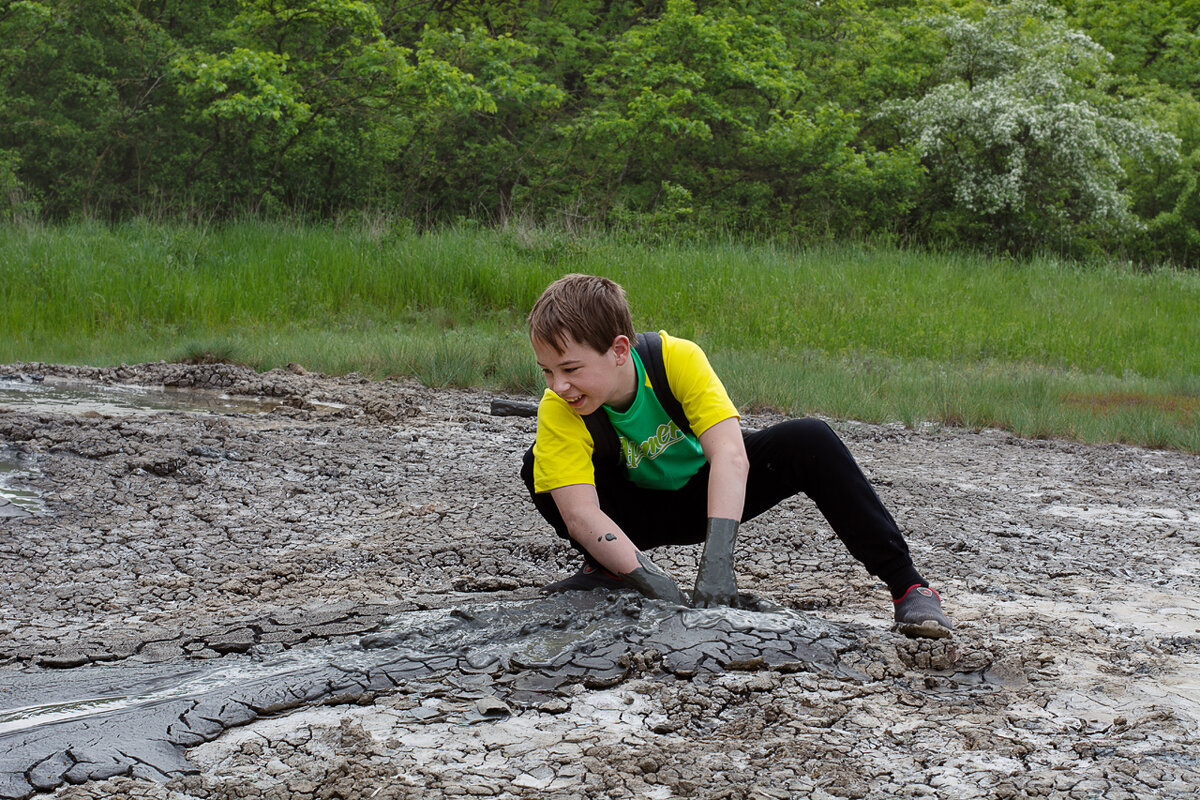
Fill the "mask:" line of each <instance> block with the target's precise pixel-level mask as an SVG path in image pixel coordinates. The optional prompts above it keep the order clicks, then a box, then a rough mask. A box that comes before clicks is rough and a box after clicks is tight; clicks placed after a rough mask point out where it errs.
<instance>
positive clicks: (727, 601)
mask: <svg viewBox="0 0 1200 800" xmlns="http://www.w3.org/2000/svg"><path fill="white" fill-rule="evenodd" d="M737 530H738V521H737V520H736V519H721V518H719V517H709V519H708V535H707V536H705V537H704V555H703V556H701V557H700V571H699V572H698V573H697V574H696V591H695V592H693V593H692V605H695V606H698V607H701V608H709V607H712V606H728V605H732V604H733V601H734V600H735V599H736V598H737V580H736V579H735V578H734V576H733V545H734V543H735V542H736V541H737Z"/></svg>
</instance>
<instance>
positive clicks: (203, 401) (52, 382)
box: [0, 375, 279, 416]
mask: <svg viewBox="0 0 1200 800" xmlns="http://www.w3.org/2000/svg"><path fill="white" fill-rule="evenodd" d="M0 406H8V407H10V408H16V409H20V410H22V411H28V412H31V413H38V412H48V413H70V414H98V415H103V416H128V415H134V414H157V413H160V412H163V411H181V412H191V413H208V414H254V413H266V412H269V411H272V410H274V409H275V408H277V407H278V406H279V400H278V399H272V398H256V397H235V396H231V395H228V394H223V393H221V392H214V391H205V390H202V389H180V388H174V387H167V386H135V385H123V384H100V383H95V382H91V381H79V380H70V379H65V378H55V377H45V376H40V375H39V376H36V377H30V376H16V375H14V376H7V377H5V376H0Z"/></svg>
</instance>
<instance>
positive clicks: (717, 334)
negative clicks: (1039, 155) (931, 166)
mask: <svg viewBox="0 0 1200 800" xmlns="http://www.w3.org/2000/svg"><path fill="white" fill-rule="evenodd" d="M571 271H579V272H595V273H600V274H604V275H608V276H610V277H612V278H614V279H615V280H618V281H619V282H621V283H622V284H623V285H625V287H626V289H627V291H628V293H629V297H630V301H631V305H632V306H633V310H634V319H635V323H636V324H637V325H638V327H639V328H640V329H655V328H665V329H667V330H669V331H671V332H672V333H675V334H677V335H681V336H686V337H689V338H694V339H696V340H697V341H699V342H700V343H701V344H702V345H703V346H704V347H705V349H706V350H707V352H708V353H709V355H710V358H711V359H712V361H713V362H714V364H715V365H716V366H717V368H718V370H719V372H720V373H721V374H722V376H723V378H724V379H725V382H726V384H727V386H728V387H729V388H730V390H731V393H732V394H733V395H734V399H735V401H736V402H738V403H739V404H740V405H742V406H743V407H747V408H758V407H772V408H778V409H780V410H784V411H787V412H789V413H808V412H819V413H824V414H828V415H831V416H834V417H839V418H855V419H863V420H868V421H902V422H904V423H906V424H910V425H915V424H918V423H921V422H930V421H932V422H935V423H936V422H940V423H945V424H952V425H964V426H968V427H973V428H981V427H1000V428H1005V429H1009V430H1012V431H1014V432H1016V433H1018V434H1020V435H1024V436H1067V437H1073V438H1078V439H1082V440H1085V441H1124V442H1131V443H1137V444H1144V445H1149V446H1155V447H1173V448H1179V449H1184V450H1189V451H1192V452H1200V409H1198V408H1197V406H1198V404H1200V401H1198V398H1200V377H1198V376H1200V274H1198V273H1195V272H1182V271H1170V270H1159V271H1153V272H1139V271H1135V270H1132V269H1127V268H1122V267H1119V266H1113V265H1091V266H1085V265H1074V264H1066V263H1062V262H1059V261H1054V260H1049V259H1046V260H1033V261H1024V262H1014V261H1007V260H996V259H987V258H983V257H979V256H970V255H962V254H953V253H927V252H913V251H904V250H899V249H895V248H890V247H878V248H875V247H870V246H866V245H839V246H829V247H824V248H816V249H809V250H801V251H797V250H790V249H787V248H784V247H780V246H771V245H746V244H733V243H729V244H686V245H685V244H662V245H655V246H646V245H641V244H639V243H637V242H633V241H629V240H627V239H620V238H613V237H570V236H567V235H565V234H563V233H561V232H556V231H541V230H531V229H523V228H517V227H514V228H511V229H507V230H500V231H490V230H472V229H457V230H448V231H442V232H439V233H432V234H424V235H422V234H416V233H413V232H411V230H409V229H406V228H404V227H396V228H389V227H387V226H376V227H374V228H367V227H363V228H360V229H352V230H351V229H336V228H332V227H300V226H292V225H287V224H267V223H259V222H248V223H242V224H233V225H227V226H221V227H216V228H211V229H209V228H204V227H201V226H195V225H185V224H158V223H148V222H140V223H131V224H128V225H124V226H119V227H116V228H109V227H105V226H101V225H88V224H81V225H73V226H64V227H53V228H37V227H29V228H0V362H5V361H17V360H39V361H57V362H68V363H92V364H109V363H118V362H126V363H131V362H135V361H143V360H157V359H167V360H212V359H229V360H237V361H241V362H243V363H247V364H251V365H253V366H255V367H258V368H267V367H271V366H279V365H282V364H286V363H288V362H291V361H295V362H299V363H301V364H303V365H304V366H306V367H308V368H309V369H317V370H321V371H325V372H330V373H343V372H349V371H354V370H358V371H362V372H365V373H368V374H372V375H377V376H382V375H401V374H402V375H413V376H416V377H418V378H420V379H421V380H422V381H424V382H426V383H429V384H431V385H455V386H482V387H490V388H499V389H506V390H533V389H535V388H536V387H537V385H538V381H539V378H538V375H537V372H536V370H535V368H534V364H533V359H532V355H531V353H530V352H529V350H528V346H527V343H526V341H525V337H524V333H523V317H524V314H525V312H526V310H527V309H528V308H529V306H530V305H531V304H532V302H533V301H534V299H536V297H537V295H538V294H539V293H540V291H541V289H542V288H543V287H544V286H545V284H547V283H548V282H549V281H551V280H553V279H554V278H556V277H558V276H559V275H562V274H564V273H566V272H571Z"/></svg>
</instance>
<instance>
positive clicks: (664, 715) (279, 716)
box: [0, 364, 1200, 800]
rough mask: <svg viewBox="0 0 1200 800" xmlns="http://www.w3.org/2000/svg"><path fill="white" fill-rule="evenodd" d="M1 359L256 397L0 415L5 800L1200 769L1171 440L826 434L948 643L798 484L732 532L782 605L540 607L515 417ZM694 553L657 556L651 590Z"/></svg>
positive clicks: (1176, 457)
mask: <svg viewBox="0 0 1200 800" xmlns="http://www.w3.org/2000/svg"><path fill="white" fill-rule="evenodd" d="M0 374H11V375H18V374H25V375H43V376H45V380H47V381H60V380H61V381H75V382H82V383H84V384H91V385H99V386H105V387H107V386H114V387H115V386H118V385H120V386H143V387H146V388H147V390H148V391H154V387H159V389H161V388H162V387H172V388H173V389H177V390H178V389H182V390H187V391H194V390H200V391H203V392H213V393H216V394H223V395H227V396H229V397H231V398H245V399H247V400H249V401H251V403H252V404H254V405H255V407H256V408H257V410H256V411H254V412H253V413H248V412H246V411H229V410H219V409H214V410H207V411H206V410H196V409H194V408H193V409H182V408H179V409H160V410H155V411H150V412H146V413H127V412H124V411H121V410H119V409H115V408H108V407H106V408H102V409H95V408H92V409H80V408H68V407H57V408H52V407H49V406H41V407H38V406H36V405H34V406H30V405H25V406H21V405H18V404H15V403H10V404H5V403H3V402H0V452H2V453H4V454H5V457H6V458H7V459H8V463H10V464H14V465H16V467H17V468H16V469H15V470H10V476H11V480H9V485H11V486H13V487H15V488H16V489H18V490H20V491H24V492H30V493H34V494H36V496H37V497H38V498H40V500H39V502H40V504H41V507H40V508H38V509H36V510H35V511H33V512H32V513H26V514H22V515H21V516H19V517H17V516H12V517H0V709H2V710H0V715H3V716H0V775H3V776H4V777H3V780H2V781H0V787H2V788H3V789H4V791H6V792H8V793H9V794H12V795H18V796H20V794H21V793H22V792H25V793H28V792H32V791H43V792H52V793H53V794H54V795H55V796H58V797H69V798H93V797H97V798H98V797H152V798H164V799H165V798H170V799H171V800H188V799H189V798H234V797H264V798H266V797H270V798H292V797H295V798H314V799H315V798H322V797H339V796H340V797H374V798H379V799H380V800H386V798H401V797H403V798H408V797H414V798H415V797H422V798H426V797H429V798H465V797H488V796H492V797H513V798H526V797H528V798H535V797H536V798H580V797H582V798H601V797H604V798H608V797H614V798H615V797H635V796H636V797H648V798H659V797H661V798H674V797H705V798H751V797H753V798H766V797H815V798H827V797H885V796H886V797H911V796H930V797H946V798H975V797H989V798H991V797H995V798H1005V797H1037V796H1047V797H1073V798H1088V797H1117V798H1120V797H1139V798H1140V797H1164V798H1176V797H1178V798H1182V797H1191V796H1193V795H1194V790H1195V787H1196V786H1197V785H1200V764H1198V762H1197V758H1196V756H1195V753H1196V752H1198V751H1200V734H1198V733H1197V732H1198V731H1200V600H1197V598H1200V577H1198V576H1200V497H1197V495H1196V492H1195V486H1197V485H1200V459H1198V458H1197V457H1196V456H1191V455H1185V454H1178V453H1169V452H1159V451H1152V450H1144V449H1139V448H1131V447H1122V446H1099V447H1097V446H1087V445H1082V444H1077V443H1071V442H1056V441H1026V440H1021V439H1017V438H1015V437H1012V436H1010V435H1008V434H1005V433H1002V432H997V431H974V432H973V431H960V430H948V429H940V428H922V429H917V430H911V429H906V428H903V427H901V426H876V425H863V424H857V423H851V422H836V421H833V422H832V424H833V425H834V426H835V428H836V429H837V430H838V432H839V433H840V434H841V435H842V436H843V438H844V439H845V440H846V442H847V444H848V445H849V446H850V448H851V450H852V451H853V452H854V453H855V455H856V457H858V459H859V461H860V463H861V464H862V465H863V467H864V469H865V471H866V472H867V474H868V477H869V478H870V479H871V480H872V482H873V484H874V485H875V488H876V490H877V491H878V492H879V493H880V495H881V496H882V497H883V499H884V501H885V503H887V505H888V506H889V508H890V509H891V510H892V511H893V514H894V515H895V516H896V517H897V519H898V521H899V522H900V524H901V526H902V528H903V529H904V531H905V534H906V536H907V537H908V540H909V543H910V545H911V546H912V549H913V551H914V555H915V557H916V559H917V562H918V564H919V566H920V567H921V569H922V571H923V572H924V573H925V574H926V575H927V577H929V578H930V579H931V580H932V581H933V582H934V585H935V587H936V588H938V589H939V590H940V591H941V593H942V595H943V597H944V598H945V601H946V606H947V610H948V612H949V614H950V616H951V617H952V618H953V619H954V621H955V624H956V631H955V636H954V638H953V639H950V640H948V641H936V642H930V641H914V640H908V639H906V638H904V637H902V636H900V635H898V634H896V633H894V632H892V631H891V630H890V627H889V626H890V623H891V608H890V602H889V600H888V598H887V594H886V592H885V591H884V590H883V589H882V587H880V586H878V585H877V584H876V582H875V581H874V580H873V579H872V578H871V577H870V576H869V575H867V574H866V573H865V572H864V571H863V570H862V569H861V567H859V566H858V565H857V564H856V563H854V562H853V561H852V560H851V559H850V558H849V557H848V556H847V555H846V554H845V552H844V550H843V549H842V548H841V546H840V544H839V543H838V542H837V540H836V538H835V537H834V536H833V535H832V533H831V532H830V531H829V529H828V526H827V525H826V524H825V523H824V521H823V520H822V519H821V517H820V515H819V514H818V513H817V512H816V510H815V509H814V508H813V507H812V504H811V503H809V502H808V501H807V500H805V499H804V498H795V499H793V500H790V501H787V502H785V503H784V504H782V505H781V506H780V507H779V508H778V509H776V511H775V512H774V513H772V514H770V515H767V516H766V518H763V519H759V520H755V521H753V522H751V523H748V524H746V525H744V526H743V527H742V529H741V531H740V532H739V536H738V549H737V558H736V569H737V576H738V584H739V587H740V588H741V589H742V590H743V591H744V592H747V593H749V594H750V595H751V596H754V597H760V598H766V599H767V600H769V601H772V602H774V603H776V604H778V606H780V608H779V609H778V610H775V611H772V610H770V605H769V604H767V605H764V606H761V607H760V608H759V610H740V611H735V610H730V609H687V610H685V609H680V608H678V607H676V608H670V607H668V606H665V605H664V604H661V603H657V602H652V601H642V600H640V599H639V598H638V597H636V596H630V595H621V594H613V595H609V594H606V593H604V592H593V593H588V594H585V595H582V596H573V597H570V598H565V597H564V598H543V597H541V596H540V595H539V594H538V592H537V588H538V587H539V586H541V585H543V584H545V583H547V582H549V581H552V580H556V579H558V578H560V577H563V576H564V575H565V574H569V573H570V572H573V571H574V570H575V569H576V568H577V565H578V562H577V560H576V556H575V555H574V554H573V552H572V551H571V550H570V549H569V548H568V547H566V546H565V544H563V543H562V542H559V541H558V540H556V539H555V538H554V537H553V535H552V534H551V533H550V532H549V530H548V529H547V527H546V526H545V525H544V524H543V523H542V522H541V521H540V520H539V519H538V518H537V515H536V512H534V511H533V509H532V507H531V506H530V504H529V503H528V500H527V498H526V497H525V496H524V493H523V492H524V490H523V487H521V485H520V481H519V478H518V476H517V465H518V464H519V460H520V455H521V453H522V452H523V451H524V449H525V448H526V447H527V446H528V444H529V442H530V441H531V439H532V434H533V425H534V422H533V420H532V419H530V418H528V417H524V416H520V415H515V416H497V415H494V414H492V413H490V410H491V408H492V405H493V400H496V399H497V398H493V397H492V396H491V395H488V394H484V393H478V392H460V391H434V390H429V389H426V388H424V387H421V386H419V385H417V384H414V383H411V382H396V381H381V382H372V381H367V380H365V379H363V378H362V377H361V376H356V375H350V376H344V377H340V378H330V377H325V376H320V375H312V374H308V373H306V372H305V371H304V370H303V369H302V368H300V367H295V366H293V367H292V368H290V369H288V370H276V371H272V372H268V373H261V374H259V373H255V372H253V371H251V370H247V369H244V368H239V367H231V366H226V365H202V366H184V365H174V364H148V365H137V366H129V367H117V368H111V369H94V368H80V367H62V366H54V365H46V364H19V365H10V366H8V367H0ZM500 399H501V400H503V401H506V402H507V403H508V405H509V406H511V407H513V408H524V407H525V404H526V403H528V401H529V398H517V397H513V398H500ZM501 405H502V406H503V407H508V406H505V404H504V403H502V404H501ZM775 420H776V418H775V417H772V416H768V415H760V416H753V415H747V418H746V422H747V424H749V425H752V426H755V427H761V426H763V425H766V424H770V423H771V422H773V421H775ZM698 558H699V548H698V547H690V548H677V549H670V550H657V551H655V552H654V559H655V562H656V563H658V564H660V565H661V566H662V567H664V568H665V569H666V570H667V571H668V572H669V573H670V574H671V575H672V576H673V577H675V578H676V580H677V581H678V582H679V583H680V584H681V585H691V582H692V580H693V578H694V575H695V572H696V567H697V560H698ZM106 775H107V776H110V777H106ZM22 781H23V782H24V783H22ZM75 781H83V782H82V783H75Z"/></svg>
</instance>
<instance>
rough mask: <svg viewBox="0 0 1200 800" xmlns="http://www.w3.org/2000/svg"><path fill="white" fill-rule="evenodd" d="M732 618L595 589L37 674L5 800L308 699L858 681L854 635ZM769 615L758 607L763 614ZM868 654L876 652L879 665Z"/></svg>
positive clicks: (774, 618) (14, 744)
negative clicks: (178, 656) (750, 676)
mask: <svg viewBox="0 0 1200 800" xmlns="http://www.w3.org/2000/svg"><path fill="white" fill-rule="evenodd" d="M743 600H744V602H743V603H741V604H740V605H742V606H743V608H741V609H703V610H702V609H689V608H680V607H678V606H669V605H666V604H663V603H660V602H656V601H645V600H643V599H642V598H641V597H640V596H637V595H631V594H610V593H603V592H600V591H595V592H587V593H572V594H568V595H558V596H552V597H542V598H537V599H525V600H520V599H516V598H511V599H505V600H497V601H493V602H489V603H484V604H475V605H468V606H463V607H454V608H452V609H450V610H444V609H443V610H436V611H423V612H421V611H418V612H409V613H406V614H401V615H398V616H396V617H395V618H393V619H391V620H389V621H388V622H387V623H386V624H385V625H384V626H383V627H382V628H381V629H380V630H379V631H378V632H376V633H373V634H370V635H368V636H365V637H363V639H362V640H361V641H360V642H359V643H355V644H342V645H332V646H325V647H310V648H297V649H294V650H289V651H286V652H284V653H281V654H277V655H274V656H264V655H262V654H261V653H259V652H255V651H253V650H252V651H251V652H250V653H249V654H247V655H245V656H236V655H235V656H227V657H225V658H222V659H220V660H216V661H210V662H208V663H207V664H205V665H204V667H203V668H197V667H196V666H195V665H194V664H188V663H186V662H185V663H179V662H174V663H171V664H163V665H158V666H156V667H144V666H135V665H123V666H107V665H97V666H92V667H90V668H87V669H77V670H71V671H60V672H58V673H50V674H46V673H42V674H39V675H38V676H37V678H36V679H35V680H26V681H22V682H21V685H19V686H12V687H10V689H9V693H8V696H7V702H8V703H10V704H11V703H13V702H22V701H23V700H31V701H34V702H31V703H29V704H28V705H25V706H22V707H19V708H9V709H7V710H3V711H0V764H2V765H3V766H4V768H5V772H4V774H3V775H0V797H2V798H26V797H30V796H31V795H32V794H33V793H34V792H36V791H48V790H51V789H54V788H56V787H58V786H59V785H61V784H63V783H71V784H79V783H84V782H86V781H90V780H103V779H106V778H111V777H113V776H116V775H134V776H137V777H142V778H148V779H156V780H163V781H166V780H169V779H170V778H171V777H172V776H180V775H189V774H195V773H197V772H198V770H197V768H196V767H195V766H194V765H192V764H191V763H189V762H188V761H187V758H186V748H188V747H192V746H195V745H197V744H200V743H201V742H205V741H210V740H212V739H214V738H216V737H218V736H219V735H220V734H221V733H222V732H223V731H224V730H225V729H227V728H230V727H233V726H238V725H245V724H247V723H249V722H252V721H254V720H256V719H258V718H261V717H266V716H271V715H276V714H280V713H282V712H285V711H290V710H292V709H295V708H298V707H300V706H303V705H306V704H326V705H328V704H338V703H351V702H359V701H360V700H362V699H363V698H364V697H371V696H373V695H375V694H379V693H392V692H395V691H396V690H397V689H399V688H404V687H407V686H410V685H412V684H413V683H421V684H423V685H425V686H429V685H433V684H439V685H441V686H442V687H444V688H443V689H442V693H453V692H455V691H456V690H463V689H469V690H470V691H472V692H475V693H482V694H480V695H479V698H478V699H480V700H482V699H483V698H485V697H486V698H488V699H489V701H490V702H489V703H488V704H482V703H481V704H478V707H477V711H478V713H479V714H480V718H481V719H482V718H486V717H488V716H490V715H494V714H496V713H506V714H507V713H510V710H511V709H513V708H532V709H543V708H548V709H550V710H551V711H553V710H556V709H559V708H560V707H561V704H562V702H563V700H564V698H568V697H570V696H571V695H572V693H573V692H574V691H575V690H576V688H577V687H584V688H588V689H598V688H608V687H612V686H616V685H618V684H620V683H622V682H623V681H625V680H626V679H627V678H629V677H630V675H631V674H654V675H659V676H661V677H662V678H663V679H667V678H676V679H677V678H685V679H686V678H692V677H694V676H696V675H697V674H699V673H719V672H724V671H727V670H742V671H747V670H749V671H759V670H774V671H777V672H782V673H795V672H800V671H805V672H812V673H814V674H818V675H824V676H828V677H847V678H858V679H861V678H863V677H864V676H863V674H862V673H861V672H860V671H859V670H858V669H857V668H856V667H855V666H852V665H854V664H861V663H862V661H863V653H862V652H861V648H860V647H859V646H858V642H857V639H858V637H857V636H856V635H855V631H854V630H853V628H854V627H857V626H851V629H849V630H845V629H843V626H838V625H835V624H832V623H829V622H823V621H821V620H819V619H817V618H815V617H812V616H810V615H806V614H804V613H802V612H795V611H791V610H788V609H783V608H770V607H769V606H768V605H767V604H765V603H764V602H763V601H761V600H758V599H757V598H751V597H745V598H743ZM761 609H766V610H761ZM875 657H876V658H878V654H875Z"/></svg>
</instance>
